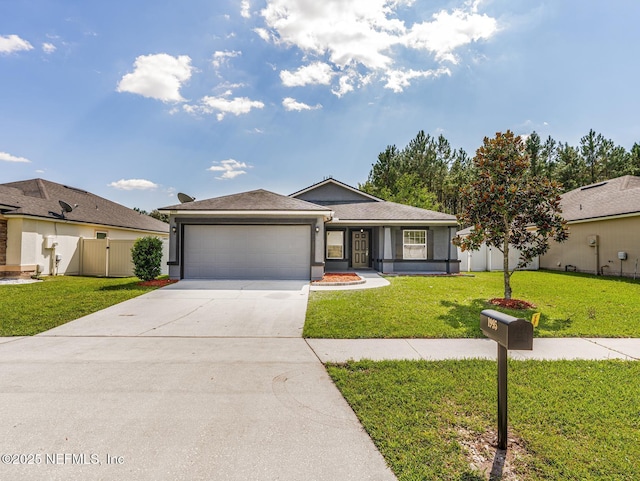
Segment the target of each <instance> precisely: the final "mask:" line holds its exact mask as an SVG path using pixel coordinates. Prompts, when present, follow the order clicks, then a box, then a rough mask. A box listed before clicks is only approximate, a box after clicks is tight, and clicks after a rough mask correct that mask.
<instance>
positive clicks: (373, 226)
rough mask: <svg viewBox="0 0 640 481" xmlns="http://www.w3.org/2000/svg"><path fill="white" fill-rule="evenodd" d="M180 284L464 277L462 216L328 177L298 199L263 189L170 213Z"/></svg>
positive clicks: (172, 267)
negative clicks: (367, 272)
mask: <svg viewBox="0 0 640 481" xmlns="http://www.w3.org/2000/svg"><path fill="white" fill-rule="evenodd" d="M160 210H161V211H163V212H166V213H168V214H169V215H170V224H171V235H170V250H169V258H170V261H169V275H170V277H171V278H174V279H182V278H196V279H197V278H213V279H215V278H218V279H312V280H313V279H320V278H322V275H323V274H324V272H325V270H329V271H342V270H347V269H368V268H371V269H375V270H377V271H380V272H385V273H411V272H417V273H424V272H430V273H433V272H437V273H457V272H459V262H458V260H457V257H456V249H455V247H453V245H452V244H451V239H452V237H453V235H454V234H455V230H456V226H457V221H456V218H455V217H454V216H452V215H448V214H442V213H440V212H434V211H430V210H425V209H419V208H417V207H410V206H407V205H401V204H396V203H393V202H386V201H384V200H382V199H379V198H377V197H374V196H372V195H369V194H366V193H364V192H362V191H360V190H358V189H356V188H354V187H351V186H349V185H346V184H343V183H341V182H338V181H337V180H334V179H327V180H324V181H322V182H320V183H318V184H315V185H312V186H310V187H307V188H306V189H303V190H300V191H298V192H296V193H294V194H291V195H290V196H284V195H280V194H275V193H273V192H268V191H266V190H254V191H251V192H244V193H240V194H235V195H228V196H223V197H216V198H213V199H206V200H200V201H193V202H186V203H183V204H178V205H173V206H168V207H164V208H162V209H160Z"/></svg>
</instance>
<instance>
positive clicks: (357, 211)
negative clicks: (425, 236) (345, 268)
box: [326, 201, 457, 224]
mask: <svg viewBox="0 0 640 481" xmlns="http://www.w3.org/2000/svg"><path fill="white" fill-rule="evenodd" d="M326 207H328V208H330V209H331V210H333V211H334V212H335V216H334V217H337V218H338V219H339V220H341V221H345V220H353V221H366V220H372V221H376V220H380V221H385V220H387V221H391V220H395V221H405V220H406V221H449V222H452V223H453V224H457V221H456V217H455V216H454V215H450V214H444V213H442V212H435V211H433V210H427V209H421V208H419V207H412V206H410V205H403V204H396V203H395V202H388V201H378V202H376V201H372V202H354V203H348V204H333V205H327V206H326Z"/></svg>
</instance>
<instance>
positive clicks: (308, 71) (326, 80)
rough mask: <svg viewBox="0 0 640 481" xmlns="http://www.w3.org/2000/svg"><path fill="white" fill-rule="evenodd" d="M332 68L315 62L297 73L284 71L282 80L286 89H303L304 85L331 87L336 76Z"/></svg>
mask: <svg viewBox="0 0 640 481" xmlns="http://www.w3.org/2000/svg"><path fill="white" fill-rule="evenodd" d="M334 75H335V74H334V72H333V70H332V69H331V66H330V65H328V64H326V63H324V62H315V63H312V64H311V65H306V66H304V67H300V68H299V69H298V70H296V71H295V72H289V71H288V70H282V71H281V72H280V80H282V84H283V85H284V86H285V87H301V86H304V85H329V84H330V83H331V79H332V78H333V76H334Z"/></svg>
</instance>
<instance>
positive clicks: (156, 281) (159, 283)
mask: <svg viewBox="0 0 640 481" xmlns="http://www.w3.org/2000/svg"><path fill="white" fill-rule="evenodd" d="M176 282H178V281H177V280H176V279H154V280H152V281H140V282H138V285H139V286H144V287H164V286H168V285H169V284H175V283H176Z"/></svg>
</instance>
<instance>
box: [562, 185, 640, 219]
mask: <svg viewBox="0 0 640 481" xmlns="http://www.w3.org/2000/svg"><path fill="white" fill-rule="evenodd" d="M561 205H562V216H563V217H564V218H565V219H566V220H567V221H578V220H587V219H594V218H601V217H611V216H618V215H625V214H635V213H640V177H636V176H632V175H625V176H623V177H617V178H615V179H611V180H607V181H604V182H598V183H596V184H591V185H587V186H584V187H580V188H578V189H574V190H572V191H570V192H567V193H565V194H563V195H562V200H561Z"/></svg>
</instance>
